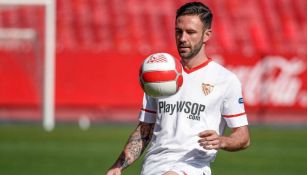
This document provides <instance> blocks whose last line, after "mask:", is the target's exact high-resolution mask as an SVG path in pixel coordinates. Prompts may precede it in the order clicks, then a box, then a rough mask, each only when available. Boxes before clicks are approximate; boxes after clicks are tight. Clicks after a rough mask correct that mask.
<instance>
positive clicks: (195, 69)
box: [183, 58, 212, 74]
mask: <svg viewBox="0 0 307 175" xmlns="http://www.w3.org/2000/svg"><path fill="white" fill-rule="evenodd" d="M211 61H212V59H211V58H208V60H207V61H205V62H204V63H202V64H200V65H198V66H196V67H193V68H191V69H187V68H186V67H183V70H184V71H185V72H186V73H187V74H189V73H192V72H194V71H197V70H198V69H201V68H203V67H205V66H207V65H208V64H209V63H210V62H211Z"/></svg>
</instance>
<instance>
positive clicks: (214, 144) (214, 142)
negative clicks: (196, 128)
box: [198, 130, 221, 150]
mask: <svg viewBox="0 0 307 175" xmlns="http://www.w3.org/2000/svg"><path fill="white" fill-rule="evenodd" d="M199 137H200V139H199V141H198V143H199V145H200V146H201V147H203V148H204V149H206V150H212V149H220V148H221V146H220V145H221V141H220V136H219V135H218V134H217V133H216V131H213V130H206V131H203V132H201V133H199Z"/></svg>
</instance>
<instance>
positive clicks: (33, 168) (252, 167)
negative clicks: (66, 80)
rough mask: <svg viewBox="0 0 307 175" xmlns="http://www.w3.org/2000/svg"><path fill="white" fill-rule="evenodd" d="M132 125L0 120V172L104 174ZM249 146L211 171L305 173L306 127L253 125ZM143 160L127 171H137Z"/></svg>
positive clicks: (222, 157) (133, 174) (220, 159)
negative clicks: (52, 125)
mask: <svg viewBox="0 0 307 175" xmlns="http://www.w3.org/2000/svg"><path fill="white" fill-rule="evenodd" d="M133 129H134V126H133V125H107V124H102V125H95V126H93V127H91V128H90V129H89V130H87V131H82V130H80V129H79V128H78V127H77V126H75V125H60V126H57V127H56V129H55V130H54V131H53V132H51V133H47V132H44V131H43V129H42V128H41V126H39V125H35V124H30V125H24V124H23V125H21V124H15V125H7V124H6V125H4V124H2V125H0V174H1V175H42V174H43V175H96V174H97V175H98V174H99V175H102V174H105V172H106V170H107V168H108V167H109V166H110V165H111V164H112V163H113V162H114V161H115V159H116V158H117V156H118V155H119V153H120V151H121V150H122V148H123V145H124V144H125V142H126V140H127V138H128V136H129V134H130V133H131V132H132V130H133ZM251 137H252V145H251V147H250V148H249V149H248V150H245V151H241V152H236V153H230V152H225V151H220V152H219V154H218V156H217V159H216V161H215V162H214V163H212V172H213V175H225V174H227V175H295V174H300V175H303V174H307V166H306V165H307V128H304V127H300V128H289V127H288V128H286V127H283V128H272V127H259V126H258V127H255V126H254V127H253V126H252V127H251ZM140 165H141V160H138V161H137V162H136V163H135V164H134V165H133V166H131V167H129V168H127V169H126V170H125V171H124V173H123V174H124V175H137V174H139V171H140Z"/></svg>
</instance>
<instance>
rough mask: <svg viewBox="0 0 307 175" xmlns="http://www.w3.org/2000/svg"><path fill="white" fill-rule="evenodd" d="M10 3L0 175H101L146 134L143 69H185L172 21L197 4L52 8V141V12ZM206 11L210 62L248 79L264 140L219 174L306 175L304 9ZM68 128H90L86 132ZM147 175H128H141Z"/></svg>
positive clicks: (5, 21)
mask: <svg viewBox="0 0 307 175" xmlns="http://www.w3.org/2000/svg"><path fill="white" fill-rule="evenodd" d="M42 1H43V0H42ZM7 2H12V1H10V0H7V1H5V0H4V1H3V0H2V1H0V135H1V136H0V174H20V173H21V172H23V173H24V174H85V173H87V174H103V173H104V171H105V170H106V168H108V167H109V166H110V165H111V164H112V162H113V161H115V159H116V158H117V155H118V154H119V153H120V150H121V149H122V145H123V144H124V143H125V141H126V138H127V137H128V135H129V133H130V132H132V130H133V128H134V124H135V123H137V120H138V113H139V109H140V107H141V99H142V94H143V92H142V89H141V88H140V86H139V83H138V71H139V67H140V65H141V62H142V60H143V59H144V58H146V57H147V56H149V55H150V54H152V53H155V52H168V53H171V54H173V55H174V56H176V57H177V58H179V56H178V54H177V51H176V45H175V38H174V36H175V33H174V31H175V30H174V22H175V12H176V9H177V8H178V7H179V6H180V5H182V4H183V3H185V2H188V1H186V0H165V1H162V0H126V1H122V0H56V1H52V0H50V1H49V0H46V2H48V3H50V2H54V3H55V4H56V6H55V7H56V8H55V11H54V12H55V15H56V16H55V20H54V21H52V26H53V27H55V29H56V37H55V38H54V39H55V43H56V44H55V52H54V53H55V57H54V61H55V63H56V64H55V68H54V71H55V74H54V76H55V78H54V82H55V86H54V87H52V88H53V89H54V92H55V95H54V99H55V100H54V105H55V110H54V114H55V115H54V116H55V121H56V123H57V125H58V126H56V128H55V130H54V131H53V132H52V133H45V132H43V130H42V129H41V126H40V124H39V123H41V121H42V119H43V117H44V116H43V104H44V103H45V100H46V98H45V97H44V95H43V91H44V81H45V76H44V74H45V71H44V70H45V69H46V66H45V65H44V63H45V62H46V54H45V53H46V52H47V50H48V47H46V27H45V22H46V18H47V15H46V11H47V10H46V9H47V6H48V5H47V6H45V5H41V4H40V3H38V2H39V1H36V0H33V4H31V1H27V5H21V4H18V3H17V4H15V5H8V4H7ZM14 2H15V1H14ZM16 2H20V3H24V2H25V1H23V0H16ZM202 2H204V3H205V4H207V5H208V6H209V7H210V8H211V9H212V11H213V14H214V18H213V36H212V38H211V39H210V41H209V42H208V44H207V46H206V47H207V51H208V54H209V57H211V58H212V59H213V60H215V61H217V62H219V63H221V64H223V65H224V66H226V67H227V68H228V69H230V70H231V71H233V72H235V73H236V74H237V75H238V77H239V78H240V79H241V81H242V85H243V93H244V100H245V101H244V102H245V106H246V111H247V113H248V117H249V121H250V123H251V128H252V129H251V130H252V131H253V132H252V136H254V138H255V142H254V145H255V146H254V147H252V148H251V149H250V150H248V151H246V152H245V153H239V156H238V158H237V159H236V158H234V159H229V158H228V157H229V155H228V153H221V156H220V157H221V158H219V157H218V160H217V163H216V164H217V165H216V168H215V166H214V167H213V168H214V170H215V171H216V172H219V173H220V174H224V173H225V172H223V171H222V170H219V167H220V166H223V167H224V166H225V167H227V168H225V169H228V171H227V173H228V174H232V173H233V174H236V175H238V174H245V175H246V171H242V169H238V167H236V166H238V165H239V166H241V162H243V164H248V165H247V166H246V167H245V169H246V170H250V171H248V172H249V173H247V174H279V175H281V174H296V173H295V172H297V173H300V174H302V173H303V174H304V172H307V171H304V170H306V168H304V165H302V164H301V163H302V162H304V161H307V156H306V153H304V152H306V151H304V147H305V148H306V146H307V145H306V143H305V141H306V139H307V130H306V127H305V126H306V124H307V14H306V10H307V1H306V0H212V1H209V0H203V1H202ZM48 3H47V4H48ZM47 43H48V41H47ZM71 123H73V124H75V123H76V124H79V126H81V128H83V129H88V128H89V127H90V125H92V127H91V128H90V130H87V132H82V131H81V130H80V129H78V128H75V125H70V124H71ZM74 139H75V140H74ZM287 139H288V140H287ZM294 139H295V140H294ZM304 140H305V141H304ZM285 142H286V143H285ZM266 143H267V144H268V145H265V144H266ZM263 144H264V145H263ZM287 144H288V146H287ZM284 146H286V147H284ZM253 148H254V149H253ZM288 151H296V152H288ZM1 154H2V155H1ZM304 154H305V155H304ZM260 155H261V156H260ZM289 155H291V156H292V157H291V156H290V157H289ZM231 156H233V157H236V154H234V155H231ZM259 156H260V157H259ZM262 156H263V157H262ZM278 156H281V157H279V158H278ZM21 157H22V158H21ZM219 159H221V160H222V161H219ZM53 160H54V161H53ZM60 160H62V161H60ZM234 160H235V161H237V162H235V161H234ZM258 160H259V161H258ZM263 160H268V162H271V163H272V162H273V164H269V163H268V162H265V163H264V162H262V161H263ZM293 160H298V161H295V162H294V161H293ZM71 161H72V162H71ZM227 161H228V162H227ZM38 162H40V163H41V164H40V166H36V165H37V163H38ZM57 162H58V163H59V164H56V163H57ZM223 162H224V164H223ZM225 162H226V163H225ZM139 164H140V162H139V163H137V164H136V165H135V166H134V167H132V168H131V169H128V171H127V174H129V173H130V174H137V173H138V171H139ZM221 164H222V165H221ZM65 165H66V166H65ZM73 165H75V166H73ZM81 165H82V166H81ZM21 167H23V168H24V171H21V170H20V169H21ZM82 167H83V168H82ZM26 170H28V171H26ZM217 174H218V173H217Z"/></svg>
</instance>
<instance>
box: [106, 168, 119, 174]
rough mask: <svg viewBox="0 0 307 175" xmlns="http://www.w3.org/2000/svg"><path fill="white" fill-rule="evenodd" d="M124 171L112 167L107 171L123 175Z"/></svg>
mask: <svg viewBox="0 0 307 175" xmlns="http://www.w3.org/2000/svg"><path fill="white" fill-rule="evenodd" d="M121 174H122V172H121V170H120V168H111V169H109V171H108V172H107V174H106V175H121Z"/></svg>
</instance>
